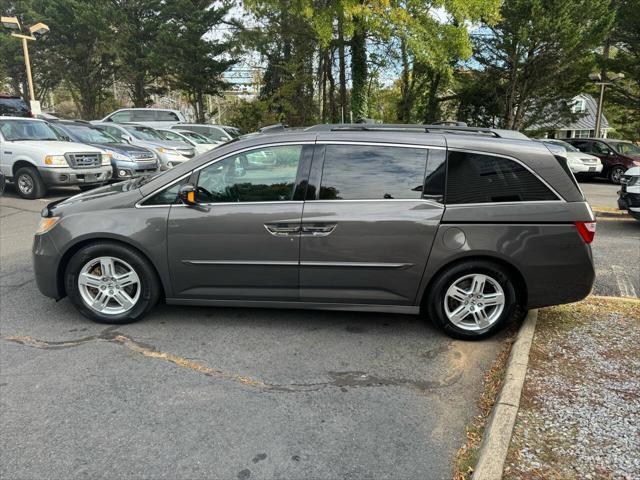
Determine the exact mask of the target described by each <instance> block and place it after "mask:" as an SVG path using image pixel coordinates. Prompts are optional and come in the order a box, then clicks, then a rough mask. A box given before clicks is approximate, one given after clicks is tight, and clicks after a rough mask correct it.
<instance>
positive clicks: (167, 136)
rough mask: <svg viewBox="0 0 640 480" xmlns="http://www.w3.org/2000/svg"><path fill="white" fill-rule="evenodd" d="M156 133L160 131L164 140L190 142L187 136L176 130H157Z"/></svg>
mask: <svg viewBox="0 0 640 480" xmlns="http://www.w3.org/2000/svg"><path fill="white" fill-rule="evenodd" d="M156 133H158V134H159V135H160V136H161V137H162V138H163V139H164V140H170V141H172V142H182V143H188V142H187V139H186V138H184V137H183V136H182V135H180V134H178V133H176V132H171V131H169V130H156Z"/></svg>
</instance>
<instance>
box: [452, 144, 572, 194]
mask: <svg viewBox="0 0 640 480" xmlns="http://www.w3.org/2000/svg"><path fill="white" fill-rule="evenodd" d="M449 151H451V152H463V153H475V154H478V155H489V156H494V157H501V158H506V159H507V160H511V161H513V162H516V163H517V164H519V165H522V166H523V167H524V168H525V169H526V170H528V171H529V172H530V173H531V174H532V175H533V176H534V177H536V178H537V179H538V180H540V181H541V182H542V184H543V185H544V186H545V187H547V188H548V189H549V190H551V192H552V193H553V194H554V195H555V196H556V198H557V200H530V201H522V202H487V203H474V204H469V203H453V204H451V206H454V205H491V204H492V203H496V204H498V205H500V204H502V205H504V204H509V203H539V202H560V203H566V202H567V201H566V200H565V199H564V198H563V197H562V195H560V194H559V193H558V192H557V190H556V189H555V188H553V187H552V186H551V185H549V183H548V182H547V181H546V180H545V179H544V178H542V177H541V176H540V175H538V174H537V173H536V172H535V171H534V170H532V169H531V167H529V166H528V165H527V164H526V163H524V162H522V161H521V160H518V159H517V158H515V157H511V156H509V155H504V154H502V153H492V152H483V151H481V150H470V149H467V148H449ZM448 161H449V159H447V162H448ZM447 165H448V163H447ZM445 200H446V198H445ZM445 205H447V206H448V205H449V204H447V203H446V201H445Z"/></svg>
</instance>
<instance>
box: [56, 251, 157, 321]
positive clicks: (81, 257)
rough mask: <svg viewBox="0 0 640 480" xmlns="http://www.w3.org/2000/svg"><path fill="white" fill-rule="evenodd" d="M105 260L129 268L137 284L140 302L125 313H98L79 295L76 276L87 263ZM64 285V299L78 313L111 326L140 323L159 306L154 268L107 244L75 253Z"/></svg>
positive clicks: (140, 257) (136, 254)
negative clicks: (121, 263)
mask: <svg viewBox="0 0 640 480" xmlns="http://www.w3.org/2000/svg"><path fill="white" fill-rule="evenodd" d="M105 256H109V257H113V258H115V259H117V260H121V261H124V262H126V263H127V264H129V265H130V266H131V267H132V268H133V270H134V271H135V273H136V274H137V275H138V278H139V280H140V286H139V288H140V295H139V298H138V299H137V301H136V302H135V303H134V304H133V306H132V307H131V308H130V309H129V310H128V311H126V312H124V313H120V314H105V313H100V312H98V311H96V310H94V309H93V308H91V307H90V306H89V305H88V304H87V303H85V300H84V299H83V298H82V294H81V293H80V288H79V286H78V276H79V274H80V272H81V270H82V268H83V267H84V266H85V265H86V264H88V263H89V262H90V261H92V260H94V259H96V258H98V257H105ZM64 281H65V288H66V292H67V296H68V297H69V299H70V300H71V302H72V303H73V304H74V305H75V306H76V308H77V309H78V310H79V311H80V313H82V314H83V315H84V316H85V317H87V318H89V319H91V320H93V321H95V322H98V323H110V324H124V323H131V322H135V321H138V320H140V319H141V318H142V317H143V316H144V315H146V314H147V313H148V312H149V311H150V310H151V309H152V308H153V307H154V306H155V304H156V303H157V302H158V299H159V298H160V295H161V288H162V287H161V284H160V281H159V280H158V277H157V275H156V272H155V270H154V268H153V266H152V265H151V263H150V262H149V261H148V260H147V259H146V258H145V257H144V256H143V255H141V254H140V253H139V252H138V251H136V250H134V249H133V248H130V247H128V246H126V245H123V244H120V243H115V242H109V241H100V242H96V243H93V244H90V245H87V246H85V247H82V248H81V249H80V250H78V252H76V253H75V254H74V255H73V257H71V260H70V261H69V263H68V265H67V268H66V270H65V276H64ZM96 291H97V290H96Z"/></svg>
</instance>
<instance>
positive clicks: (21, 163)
mask: <svg viewBox="0 0 640 480" xmlns="http://www.w3.org/2000/svg"><path fill="white" fill-rule="evenodd" d="M25 167H29V168H35V169H36V171H37V170H38V166H37V165H36V164H35V163H34V162H33V161H31V160H26V159H24V158H21V159H19V160H16V161H15V162H13V165H12V166H11V178H15V176H16V173H18V170H20V169H21V168H25Z"/></svg>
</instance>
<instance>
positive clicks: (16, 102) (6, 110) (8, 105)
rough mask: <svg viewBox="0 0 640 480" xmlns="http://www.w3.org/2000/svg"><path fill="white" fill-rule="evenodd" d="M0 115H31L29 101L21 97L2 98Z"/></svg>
mask: <svg viewBox="0 0 640 480" xmlns="http://www.w3.org/2000/svg"><path fill="white" fill-rule="evenodd" d="M0 115H6V116H8V117H30V116H31V112H30V110H29V107H28V106H27V103H26V102H25V101H24V100H22V99H21V98H0Z"/></svg>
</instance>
